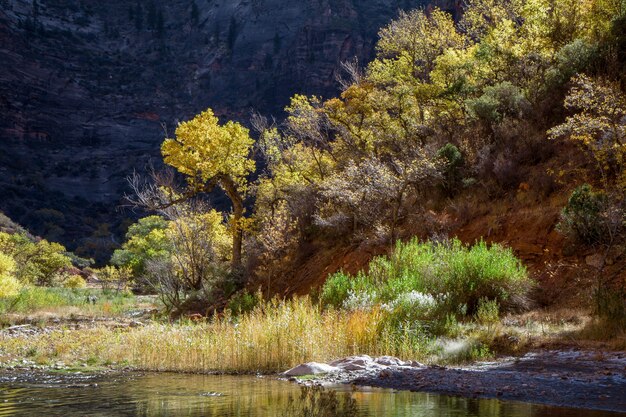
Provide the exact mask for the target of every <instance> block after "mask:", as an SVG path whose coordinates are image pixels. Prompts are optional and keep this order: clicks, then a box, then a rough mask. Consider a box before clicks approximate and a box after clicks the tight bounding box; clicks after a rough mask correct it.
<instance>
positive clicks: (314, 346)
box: [0, 297, 422, 373]
mask: <svg viewBox="0 0 626 417" xmlns="http://www.w3.org/2000/svg"><path fill="white" fill-rule="evenodd" d="M380 319H381V313H380V311H378V310H376V309H374V310H373V311H370V312H365V311H356V312H342V311H336V310H324V311H323V310H322V309H321V308H320V307H318V306H316V305H314V304H313V303H312V302H311V301H310V299H309V298H308V297H305V298H298V299H294V300H289V301H271V302H269V303H266V304H263V305H261V306H259V307H257V308H256V309H254V310H253V311H252V312H251V313H249V314H246V315H243V316H241V317H239V318H234V317H231V316H229V315H226V316H223V317H216V318H214V319H213V320H211V321H209V322H207V323H201V324H185V323H179V324H163V323H162V324H157V323H155V324H150V325H147V326H144V327H138V328H125V329H112V328H97V329H90V330H56V331H53V332H50V333H44V334H41V335H37V336H32V337H29V338H27V339H22V338H10V337H6V336H2V335H0V362H2V361H5V360H8V359H10V358H12V357H13V358H23V357H33V358H35V359H36V360H37V361H38V362H42V363H45V362H46V361H65V362H66V363H77V362H88V361H93V359H92V358H98V361H99V362H100V363H118V364H120V363H124V364H128V365H131V366H134V367H137V368H139V369H145V370H154V371H179V372H180V371H182V372H211V371H217V372H230V373H234V372H242V373H244V372H277V371H284V370H286V369H288V368H290V367H292V366H295V365H297V364H299V363H303V362H309V361H322V362H327V361H330V360H333V359H336V358H340V357H344V356H348V355H355V354H364V353H365V354H370V355H394V356H402V357H405V358H417V357H420V356H421V355H420V352H421V351H422V347H420V346H419V345H417V344H414V343H413V342H412V341H411V339H410V338H409V337H408V336H407V337H406V338H403V337H402V335H391V334H389V333H387V332H384V331H382V332H380V331H378V329H379V328H381V327H380V326H379V322H380Z"/></svg>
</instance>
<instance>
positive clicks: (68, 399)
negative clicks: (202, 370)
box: [0, 371, 615, 417]
mask: <svg viewBox="0 0 626 417" xmlns="http://www.w3.org/2000/svg"><path fill="white" fill-rule="evenodd" d="M0 372H3V371H0ZM336 389H338V390H339V391H340V392H339V393H338V394H337V395H336V397H337V398H338V400H337V401H339V399H340V400H342V401H343V400H344V398H346V396H350V397H351V398H352V399H353V400H354V401H353V402H352V405H353V410H352V413H351V414H349V416H351V417H353V416H390V417H408V416H412V417H413V416H419V417H453V416H454V417H470V416H471V417H474V416H475V417H496V416H497V417H544V416H545V417H547V416H550V417H599V416H612V415H615V414H613V413H604V412H600V411H595V412H594V411H587V410H575V409H564V408H555V407H546V406H541V405H533V404H525V403H513V402H503V401H498V400H480V399H463V398H455V397H448V396H443V395H435V394H425V393H411V392H394V391H391V390H381V389H359V390H358V391H352V390H351V389H350V388H349V387H347V386H346V387H337V388H336ZM300 395H301V391H300V387H298V385H297V384H295V383H290V382H286V381H280V380H277V379H275V378H272V377H254V376H209V375H185V374H153V373H146V374H143V373H125V374H109V375H81V374H78V375H74V374H72V375H63V374H56V375H55V374H45V375H44V374H24V373H20V374H11V373H4V374H2V373H0V416H42V417H53V416H64V417H67V416H207V417H210V416H220V417H231V416H237V417H256V416H264V417H265V416H268V417H274V416H276V417H287V416H289V417H298V416H300V415H302V416H304V415H307V416H329V417H331V416H335V415H342V414H340V411H334V412H329V411H328V409H332V405H330V407H331V408H328V407H329V405H328V404H327V403H328V401H327V402H326V403H325V404H322V403H324V401H318V403H319V404H321V405H319V407H321V408H323V407H326V414H324V413H323V412H322V411H323V410H321V411H319V412H317V414H314V413H315V412H316V411H315V410H313V412H314V413H310V414H304V413H300V411H297V410H298V407H299V406H301V405H299V404H298V402H301V403H302V402H303V400H302V398H301V397H300Z"/></svg>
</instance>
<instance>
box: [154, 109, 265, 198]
mask: <svg viewBox="0 0 626 417" xmlns="http://www.w3.org/2000/svg"><path fill="white" fill-rule="evenodd" d="M253 144H254V141H253V140H252V139H251V138H250V135H249V132H248V130H247V129H246V128H244V127H243V126H241V125H240V124H239V123H235V122H232V121H229V122H227V123H226V124H224V125H220V124H219V121H218V119H217V117H216V116H215V115H214V114H213V111H212V110H211V109H207V110H205V111H204V112H202V113H200V114H199V115H197V116H196V117H194V118H193V119H192V120H190V121H187V122H183V123H181V124H180V125H179V126H178V128H177V129H176V138H175V139H166V140H165V142H163V145H162V146H161V152H162V153H163V159H164V161H165V163H166V164H168V165H171V166H173V167H174V168H176V169H177V170H178V171H179V172H181V173H182V174H185V175H186V176H187V177H188V179H189V181H190V183H191V184H196V183H198V182H202V183H206V182H209V181H213V180H215V181H218V182H219V181H220V180H221V178H223V177H228V178H230V179H232V181H233V182H234V183H236V184H238V185H239V186H243V185H244V184H245V180H246V176H247V175H248V174H250V173H251V172H252V171H253V170H254V168H255V164H254V160H252V159H251V158H250V151H251V149H252V145H253Z"/></svg>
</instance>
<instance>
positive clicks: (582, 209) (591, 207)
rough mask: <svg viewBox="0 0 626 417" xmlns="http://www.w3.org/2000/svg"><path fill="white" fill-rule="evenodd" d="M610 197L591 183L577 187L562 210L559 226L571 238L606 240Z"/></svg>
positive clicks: (586, 241) (590, 241)
mask: <svg viewBox="0 0 626 417" xmlns="http://www.w3.org/2000/svg"><path fill="white" fill-rule="evenodd" d="M607 208H608V199H607V196H606V194H604V193H603V192H596V191H594V190H593V188H592V187H591V186H590V185H589V184H584V185H581V186H580V187H578V188H576V189H575V190H574V192H572V195H571V196H570V198H569V200H568V202H567V205H566V206H565V208H564V209H563V211H562V212H561V221H560V222H559V224H558V226H557V228H558V229H559V230H560V231H561V232H562V233H563V234H565V235H566V236H568V237H570V238H571V239H573V240H575V241H578V242H580V243H584V244H593V243H598V242H602V241H604V240H605V239H606V238H607V237H608V232H609V227H610V226H609V224H608V221H607V220H608V219H607V218H606V215H605V214H606V211H607Z"/></svg>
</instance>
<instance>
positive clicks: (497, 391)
mask: <svg viewBox="0 0 626 417" xmlns="http://www.w3.org/2000/svg"><path fill="white" fill-rule="evenodd" d="M346 382H348V383H352V384H355V385H359V386H373V387H381V388H392V389H397V390H410V391H424V392H432V393H438V394H447V395H456V396H464V397H480V398H500V399H503V400H512V401H522V402H533V403H541V404H549V405H556V406H565V407H576V408H585V409H598V410H607V411H616V412H620V413H624V414H626V352H621V353H599V352H591V351H543V352H534V353H529V354H527V355H525V356H523V357H521V358H507V359H502V360H500V361H497V362H493V363H481V364H477V365H473V366H468V367H439V366H430V367H425V368H416V369H398V370H393V369H389V370H384V371H381V372H377V373H375V374H372V373H369V374H362V375H358V376H356V377H354V376H353V377H352V378H351V379H350V380H348V381H346Z"/></svg>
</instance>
